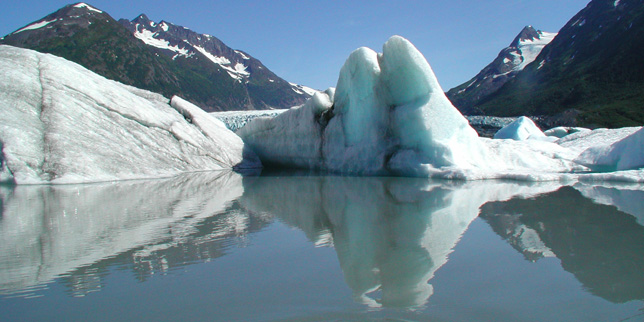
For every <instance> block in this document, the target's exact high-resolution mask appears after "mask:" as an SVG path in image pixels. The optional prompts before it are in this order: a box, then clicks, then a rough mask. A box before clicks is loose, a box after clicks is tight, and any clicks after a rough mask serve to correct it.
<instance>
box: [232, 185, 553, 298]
mask: <svg viewBox="0 0 644 322" xmlns="http://www.w3.org/2000/svg"><path fill="white" fill-rule="evenodd" d="M557 187H559V185H558V184H549V183H548V184H527V183H526V184H520V183H508V182H505V183H504V182H485V183H481V182H469V183H466V182H436V181H430V180H427V179H417V178H355V177H335V176H323V177H312V176H275V177H258V178H245V179H244V189H245V193H244V196H243V197H242V198H241V199H240V203H241V205H242V206H243V207H245V208H246V209H249V210H252V211H254V212H268V213H271V214H273V215H275V216H277V217H278V218H279V219H281V220H282V221H283V222H285V223H287V224H289V225H292V226H295V227H297V228H299V229H302V230H303V231H304V232H305V233H306V235H307V236H308V237H309V238H310V239H311V240H312V241H314V242H316V243H318V244H325V243H326V244H330V243H332V244H333V245H334V246H335V249H336V252H337V255H338V259H339V262H340V265H341V268H342V271H343V273H344V277H345V280H346V283H347V284H348V285H349V287H350V288H351V289H352V290H353V292H354V296H355V298H356V300H357V301H359V302H362V303H365V304H368V305H371V306H394V307H414V306H419V305H423V304H424V303H425V302H426V301H427V299H428V298H429V297H430V296H431V295H432V294H433V288H432V286H431V285H430V284H428V281H429V280H430V279H432V277H433V276H434V273H435V272H436V270H438V269H439V268H440V267H441V266H443V265H444V264H445V263H446V262H447V260H448V255H449V253H450V252H452V249H453V248H454V246H455V245H456V244H457V243H458V241H459V239H460V238H461V236H462V235H463V233H464V232H465V231H466V230H467V228H468V226H469V224H470V223H471V222H472V221H473V220H474V219H475V218H476V217H477V216H478V214H479V208H480V206H481V205H483V204H484V203H486V202H489V201H495V200H506V199H508V198H511V197H512V196H517V195H520V196H523V197H529V196H533V195H536V194H539V193H543V192H547V191H552V190H554V189H556V188H557Z"/></svg>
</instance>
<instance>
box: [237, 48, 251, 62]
mask: <svg viewBox="0 0 644 322" xmlns="http://www.w3.org/2000/svg"><path fill="white" fill-rule="evenodd" d="M235 52H236V53H237V54H239V55H240V56H241V57H242V59H246V60H248V59H250V57H248V56H246V55H244V53H243V52H241V51H239V50H235Z"/></svg>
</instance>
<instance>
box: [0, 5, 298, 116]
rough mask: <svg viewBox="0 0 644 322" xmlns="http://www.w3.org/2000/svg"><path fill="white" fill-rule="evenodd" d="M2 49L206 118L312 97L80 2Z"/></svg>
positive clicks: (249, 63) (183, 35) (219, 51)
mask: <svg viewBox="0 0 644 322" xmlns="http://www.w3.org/2000/svg"><path fill="white" fill-rule="evenodd" d="M128 29H129V30H128ZM165 29H167V30H165ZM0 44H7V45H12V46H17V47H23V48H29V49H34V50H37V51H40V52H44V53H51V54H54V55H57V56H61V57H63V58H66V59H68V60H71V61H74V62H76V63H79V64H81V65H83V66H84V67H86V68H88V69H90V70H92V71H94V72H96V73H98V74H100V75H103V76H105V77H107V78H109V79H112V80H116V81H118V82H121V83H124V84H127V85H132V86H135V87H138V88H142V89H147V90H150V91H154V92H157V93H160V94H162V95H164V96H167V97H171V96H173V95H179V96H182V97H184V98H186V99H187V100H189V101H190V102H192V103H194V104H197V105H199V106H201V107H202V108H203V109H205V110H207V111H217V110H250V109H269V108H288V107H291V106H294V105H298V104H302V103H303V102H304V101H305V100H306V99H308V98H309V97H310V94H309V93H307V91H306V90H308V89H307V88H304V87H302V86H298V85H294V84H290V83H288V82H286V81H284V80H283V79H281V78H280V77H278V76H277V75H275V74H274V73H272V72H271V71H270V70H269V69H268V68H266V67H265V66H263V65H262V63H261V62H260V61H258V60H257V59H255V58H253V57H252V56H250V55H249V54H248V53H244V52H242V51H235V50H233V49H231V48H229V47H228V46H226V45H225V44H223V43H222V42H221V41H219V40H218V39H216V38H215V37H212V36H207V35H200V34H197V33H195V32H192V31H190V30H189V29H187V28H184V27H181V26H175V25H172V24H170V23H167V22H163V23H159V24H155V23H153V22H151V21H149V19H147V17H145V15H141V16H139V17H137V19H135V20H133V21H131V22H128V21H127V20H121V22H120V23H119V22H117V21H116V20H114V19H113V18H112V17H111V16H110V15H109V14H107V13H106V12H104V11H102V10H99V9H96V8H94V7H92V6H90V5H88V4H86V3H76V4H72V5H68V6H65V7H63V8H61V9H60V10H58V11H56V12H54V13H52V14H50V15H48V16H46V17H44V18H42V19H40V20H37V21H35V22H33V23H31V24H29V25H27V26H26V27H23V28H21V29H18V30H16V31H15V32H13V33H11V34H9V35H7V36H5V37H3V38H1V39H0Z"/></svg>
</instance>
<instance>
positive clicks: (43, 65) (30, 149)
mask: <svg viewBox="0 0 644 322" xmlns="http://www.w3.org/2000/svg"><path fill="white" fill-rule="evenodd" d="M0 71H1V72H2V76H3V77H2V81H0V106H1V107H2V109H0V124H2V126H1V127H0V143H1V145H2V156H1V158H0V159H1V160H2V168H1V169H0V171H2V173H1V174H0V176H1V177H2V179H5V180H13V181H15V182H17V183H46V182H51V183H71V182H88V181H108V180H119V179H133V178H144V177H163V176H172V175H175V174H177V173H180V172H187V171H202V170H220V169H227V168H232V167H258V166H260V165H261V164H260V162H259V160H258V159H257V158H256V156H255V155H254V154H253V153H252V152H251V151H250V150H248V149H247V148H246V147H245V146H244V144H243V142H242V141H241V139H240V138H239V137H237V136H236V135H235V134H234V133H232V132H230V131H229V130H227V129H226V128H225V126H224V125H223V123H221V122H220V121H218V120H215V119H214V118H212V117H211V116H209V115H208V114H206V113H205V112H203V111H201V110H200V109H199V108H198V107H196V106H194V105H192V104H190V103H188V102H186V101H184V100H182V99H180V98H174V99H173V100H172V103H170V102H169V100H168V99H166V98H164V97H163V96H161V95H158V94H155V93H151V92H147V91H144V90H140V89H137V88H134V87H130V86H126V85H123V84H120V83H117V82H114V81H110V80H107V79H105V78H103V77H101V76H99V75H96V74H94V73H92V72H90V71H88V70H87V69H85V68H83V67H81V66H79V65H77V64H75V63H72V62H69V61H66V60H64V59H62V58H59V57H55V56H52V55H46V54H40V53H37V52H35V51H31V50H26V49H19V48H14V47H10V46H0Z"/></svg>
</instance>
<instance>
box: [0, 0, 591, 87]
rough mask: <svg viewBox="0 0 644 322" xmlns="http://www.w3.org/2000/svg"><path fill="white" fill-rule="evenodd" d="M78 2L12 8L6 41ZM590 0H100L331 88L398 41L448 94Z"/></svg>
mask: <svg viewBox="0 0 644 322" xmlns="http://www.w3.org/2000/svg"><path fill="white" fill-rule="evenodd" d="M75 2H76V1H71V2H69V1H57V0H21V1H6V2H5V3H4V4H3V5H2V10H1V11H0V35H2V36H4V35H6V34H9V33H11V32H13V31H15V30H17V29H20V28H21V27H24V26H26V25H28V24H30V23H31V22H34V21H36V20H39V19H41V18H43V17H44V16H46V15H48V14H50V13H52V12H54V11H56V10H58V9H59V8H61V7H63V6H65V5H67V4H70V3H75ZM588 2H589V0H565V1H562V0H538V1H531V0H479V1H473V0H472V1H470V0H452V1H447V0H445V1H435V0H425V1H393V0H389V1H362V0H360V1H326V0H320V1H312V0H311V1H309V0H300V1H286V0H272V1H259V0H236V1H235V0H228V1H219V0H192V1H191V0H187V1H168V0H156V1H149V0H148V1H138V0H93V1H87V3H88V4H90V5H92V6H94V7H96V8H98V9H101V10H103V11H106V12H107V13H108V14H110V15H111V16H112V17H113V18H115V19H117V20H118V19H121V18H126V19H134V18H136V17H137V16H138V15H139V14H141V13H145V14H146V15H147V16H148V17H149V18H150V19H151V20H154V21H156V22H159V21H161V20H165V21H167V22H171V23H174V24H176V25H181V26H184V27H188V28H190V29H191V30H193V31H196V32H199V33H204V34H210V35H213V36H215V37H217V38H219V39H220V40H222V41H223V42H224V43H225V44H226V45H228V46H229V47H232V48H233V49H239V50H243V51H245V52H247V53H249V54H251V55H252V56H253V57H255V58H257V59H259V60H260V61H262V63H264V65H265V66H267V67H268V68H269V69H271V70H272V71H273V72H274V73H276V74H277V75H278V76H280V77H282V78H283V79H285V80H287V81H290V82H293V83H298V84H302V85H306V86H309V87H313V88H316V89H322V90H323V89H326V88H327V87H332V86H335V85H336V82H337V79H338V74H339V71H340V68H341V67H342V65H343V64H344V61H345V60H346V58H347V57H348V56H349V54H350V53H351V52H352V51H353V50H355V49H357V48H359V47H363V46H365V47H369V48H371V49H373V50H375V51H377V52H381V51H382V45H383V44H384V42H385V41H387V39H389V37H391V36H392V35H400V36H403V37H405V38H407V39H409V40H410V41H411V42H412V43H413V44H414V45H415V46H416V47H417V48H418V49H419V50H420V51H421V52H422V53H423V55H424V56H425V58H427V61H428V62H429V63H430V65H431V66H432V69H433V70H434V72H435V73H436V76H437V78H438V81H439V82H440V84H441V86H442V87H443V89H444V90H445V91H447V90H449V89H450V88H452V87H455V86H458V85H460V84H462V83H464V82H466V81H468V80H469V79H470V78H472V77H474V76H475V75H476V74H477V73H478V72H479V71H480V70H481V69H483V67H485V66H486V65H487V64H489V63H490V62H491V61H492V60H493V59H494V58H496V56H497V55H498V53H499V51H501V49H503V48H504V47H506V46H508V45H509V44H510V42H512V40H513V39H514V37H516V35H517V34H518V33H519V32H520V31H521V29H522V28H523V27H524V26H526V25H532V26H534V27H535V28H536V29H539V30H543V31H548V32H557V31H559V29H561V27H563V26H564V25H565V24H566V22H568V20H570V19H571V18H572V17H573V16H574V15H575V14H576V13H577V12H579V11H580V10H581V9H583V8H584V7H585V6H586V5H587V4H588Z"/></svg>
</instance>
